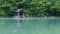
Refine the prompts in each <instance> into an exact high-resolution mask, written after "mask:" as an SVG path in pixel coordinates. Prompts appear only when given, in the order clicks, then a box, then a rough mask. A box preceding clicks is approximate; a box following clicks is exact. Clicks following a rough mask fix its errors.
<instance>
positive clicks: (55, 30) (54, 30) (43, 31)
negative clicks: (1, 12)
mask: <svg viewBox="0 0 60 34" xmlns="http://www.w3.org/2000/svg"><path fill="white" fill-rule="evenodd" d="M19 23H20V24H19V25H17V19H0V34H60V19H44V18H42V19H41V18H36V19H34V18H33V19H32V18H30V19H24V21H23V20H22V19H19Z"/></svg>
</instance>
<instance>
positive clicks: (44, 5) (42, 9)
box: [0, 0, 60, 17]
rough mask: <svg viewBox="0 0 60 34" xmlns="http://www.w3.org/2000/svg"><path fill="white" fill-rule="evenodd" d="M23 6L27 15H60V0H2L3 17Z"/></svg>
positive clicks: (1, 11) (0, 13)
mask: <svg viewBox="0 0 60 34" xmlns="http://www.w3.org/2000/svg"><path fill="white" fill-rule="evenodd" d="M21 8H22V9H24V10H25V12H24V15H25V16H26V17H51V16H53V17H60V0H0V16H1V17H9V14H11V13H12V12H13V11H15V10H16V9H21Z"/></svg>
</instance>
